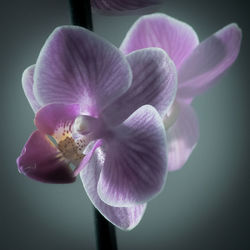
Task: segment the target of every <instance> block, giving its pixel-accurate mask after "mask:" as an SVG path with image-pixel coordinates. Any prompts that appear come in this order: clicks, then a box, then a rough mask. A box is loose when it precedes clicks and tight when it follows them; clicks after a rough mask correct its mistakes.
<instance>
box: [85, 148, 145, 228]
mask: <svg viewBox="0 0 250 250" xmlns="http://www.w3.org/2000/svg"><path fill="white" fill-rule="evenodd" d="M104 157H105V156H104V152H103V151H102V150H101V149H100V148H98V149H97V150H96V151H95V154H94V156H93V157H92V158H91V160H90V161H89V163H88V165H86V167H85V168H84V169H83V170H82V171H81V173H80V176H81V180H82V183H83V186H84V188H85V190H86V192H87V194H88V196H89V198H90V200H91V201H92V203H93V204H94V206H95V207H96V208H97V209H98V211H99V212H100V213H101V214H102V215H103V216H104V217H105V218H106V219H107V220H108V221H110V222H111V223H112V224H114V225H115V226H117V227H119V228H120V229H123V230H131V229H133V228H134V227H135V226H137V224H138V223H139V222H140V220H141V219H142V216H143V214H144V211H145V209H146V204H142V205H137V206H132V207H112V206H109V205H107V204H106V203H104V202H103V201H102V200H101V199H100V197H99V195H98V193H97V184H98V180H99V176H100V172H101V168H102V167H103V164H104Z"/></svg>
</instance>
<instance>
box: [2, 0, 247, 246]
mask: <svg viewBox="0 0 250 250" xmlns="http://www.w3.org/2000/svg"><path fill="white" fill-rule="evenodd" d="M160 10H161V11H162V12H165V13H167V14H169V15H171V16H174V17H176V18H178V19H180V20H182V21H185V22H187V23H189V24H190V25H192V26H193V27H194V29H195V30H196V31H197V33H198V35H199V37H200V40H203V39H204V38H206V37H207V36H209V35H211V34H212V33H214V32H215V31H217V30H218V29H220V28H222V27H223V26H225V25H227V24H228V23H230V22H237V23H238V24H239V26H240V27H241V28H242V30H243V42H242V49H241V52H240V56H239V58H238V60H237V62H236V63H235V64H234V66H233V67H232V68H231V69H230V70H229V71H228V72H227V73H226V74H225V76H224V77H223V78H222V79H221V80H220V83H219V84H218V85H216V86H215V87H214V88H213V89H210V90H209V91H208V92H206V93H205V94H204V95H203V96H200V97H198V98H197V99H196V100H195V101H194V103H193V106H194V107H195V109H196V111H197V114H198V117H199V121H200V130H201V136H200V141H199V144H198V146H197V147H196V149H195V150H194V152H193V154H192V157H191V158H190V159H189V161H188V163H187V164H186V166H185V167H184V168H183V169H182V170H180V171H178V172H174V173H170V174H169V175H168V180H167V184H166V187H165V190H164V191H163V192H162V193H161V194H160V195H159V196H158V197H157V198H155V199H154V200H153V201H151V202H150V203H149V205H148V209H147V211H146V213H145V215H144V218H143V220H142V221H141V223H140V224H139V225H138V226H137V227H136V228H135V229H134V230H133V231H131V232H123V231H120V230H117V237H118V244H119V249H123V250H125V249H156V250H158V249H168V250H172V249H249V248H250V246H249V243H248V242H249V241H248V239H247V237H249V211H250V209H249V208H250V207H249V180H250V178H249V177H250V175H249V169H248V167H249V166H248V161H247V157H248V155H247V154H249V144H248V143H249V131H247V129H248V128H249V126H248V125H249V123H248V115H249V111H248V108H249V103H248V101H247V97H249V88H248V85H249V72H247V71H249V42H250V40H249V19H248V17H247V15H248V13H249V9H248V6H247V5H246V4H244V2H243V1H234V2H230V1H190V0H189V1H184V0H183V1H180V0H175V1H171V0H169V1H166V3H165V4H164V5H162V6H161V7H160ZM137 18H138V16H122V17H108V16H99V15H94V25H95V31H96V32H97V33H98V34H100V35H101V36H103V37H105V38H106V39H108V40H109V41H111V42H112V43H114V44H115V45H117V46H119V44H120V42H121V41H122V39H123V37H124V35H125V33H126V31H127V30H128V28H129V27H130V26H131V25H132V23H133V22H134V21H135V20H136V19H137ZM63 24H70V15H69V8H68V3H67V1H66V0H65V1H59V0H58V1H51V0H46V1H44V0H43V1H31V0H30V1H1V7H0V27H1V48H0V53H1V54H0V55H1V59H0V64H1V65H0V66H1V67H0V71H1V72H0V83H1V98H0V101H1V122H0V124H1V135H0V138H1V143H0V147H1V148H0V152H1V154H0V156H1V161H0V162H1V172H0V173H1V175H0V178H1V181H0V185H1V186H0V191H1V205H0V210H1V213H0V216H1V217H0V230H1V232H0V249H3V250H9V249H10V250H16V249H17V250H19V249H20V250H23V249H25V250H30V249H38V250H40V249H41V250H42V249H48V250H52V249H53V250H57V249H60V250H64V249H65V250H66V249H73V250H78V249H94V248H95V239H94V226H93V211H92V206H91V203H90V201H89V200H88V198H87V196H86V194H85V191H84V190H83V188H82V184H81V182H80V180H78V181H77V182H76V183H74V184H73V185H48V184H42V183H38V182H35V181H32V180H30V179H28V178H26V177H25V176H23V175H20V174H19V173H18V171H17V167H16V163H15V161H16V158H17V156H18V155H19V153H20V151H21V149H22V147H23V145H24V143H25V141H26V139H27V138H28V136H29V134H30V133H31V132H32V131H33V129H34V125H33V122H32V121H33V118H34V114H33V112H32V110H31V108H30V107H29V104H28V102H27V101H26V99H25V97H24V94H23V91H22V88H21V75H22V72H23V70H24V69H25V68H26V67H27V66H29V65H30V64H33V63H35V61H36V58H37V56H38V53H39V51H40V49H41V47H42V45H43V43H44V41H45V39H46V38H47V37H48V35H49V34H50V33H51V32H52V30H53V29H54V28H55V27H56V26H59V25H63ZM247 59H248V60H247ZM247 73H248V74H247ZM247 245H248V246H247Z"/></svg>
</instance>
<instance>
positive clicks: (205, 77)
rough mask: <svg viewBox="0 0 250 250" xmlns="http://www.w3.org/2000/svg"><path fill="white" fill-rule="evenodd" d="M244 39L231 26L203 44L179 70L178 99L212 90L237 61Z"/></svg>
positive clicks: (239, 32)
mask: <svg viewBox="0 0 250 250" xmlns="http://www.w3.org/2000/svg"><path fill="white" fill-rule="evenodd" d="M241 36H242V34H241V30H240V28H239V27H238V26H237V25H236V24H230V25H228V26H226V27H224V28H223V29H221V30H219V31H218V32H216V33H215V34H214V35H212V36H210V37H209V38H208V39H206V40H205V41H203V42H202V43H201V44H200V45H199V46H198V47H197V48H196V49H195V50H194V51H193V53H192V54H191V55H190V56H189V57H188V58H187V59H186V60H185V62H183V64H182V66H181V68H180V69H179V71H178V81H179V87H178V88H179V89H178V97H179V98H183V99H190V98H193V97H194V96H196V95H198V94H201V93H202V92H204V91H205V90H207V89H208V88H209V87H211V86H212V85H213V84H214V83H215V81H214V80H216V79H217V78H218V77H219V76H220V75H221V74H222V73H223V72H224V71H225V70H226V69H227V68H228V67H230V66H231V65H232V63H233V62H234V61H235V59H236V58H237V56H238V54H239V50H240V44H241Z"/></svg>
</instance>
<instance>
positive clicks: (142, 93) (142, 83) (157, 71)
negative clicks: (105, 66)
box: [103, 48, 177, 124]
mask: <svg viewBox="0 0 250 250" xmlns="http://www.w3.org/2000/svg"><path fill="white" fill-rule="evenodd" d="M127 60H128V62H129V64H130V66H131V69H132V73H133V81H132V85H131V87H130V88H129V90H128V91H127V92H126V93H125V94H123V95H122V96H121V97H120V98H119V99H117V100H116V101H115V102H114V103H113V104H111V105H110V106H108V108H107V109H106V110H105V111H104V114H103V115H104V116H106V117H107V118H108V119H109V121H108V122H109V123H111V124H119V123H121V122H122V121H124V120H125V119H126V118H128V117H129V115H131V114H132V113H133V112H134V111H135V110H137V109H138V108H139V107H141V106H143V105H145V104H150V105H152V106H154V107H155V108H156V109H157V111H158V112H159V113H160V115H161V116H162V117H163V116H164V115H165V114H166V112H167V111H168V107H170V106H171V104H172V103H173V101H174V98H175V93H176V89H177V73H176V68H175V65H174V63H173V62H172V60H171V59H170V58H169V57H168V55H167V54H166V53H165V52H164V51H163V50H162V49H159V48H148V49H142V50H138V51H135V52H133V53H131V54H129V55H128V56H127Z"/></svg>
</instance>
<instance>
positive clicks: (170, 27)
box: [120, 14, 242, 171]
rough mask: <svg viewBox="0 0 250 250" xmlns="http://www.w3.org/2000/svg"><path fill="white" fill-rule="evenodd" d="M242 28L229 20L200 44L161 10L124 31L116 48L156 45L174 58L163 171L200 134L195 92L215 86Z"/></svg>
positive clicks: (178, 162) (177, 163)
mask: <svg viewBox="0 0 250 250" xmlns="http://www.w3.org/2000/svg"><path fill="white" fill-rule="evenodd" d="M241 36H242V34H241V30H240V29H239V27H238V26H237V24H229V25H227V26H226V27H224V28H222V29H221V30H219V31H217V32H216V33H215V34H213V35H212V36H210V37H209V38H207V39H206V40H204V41H203V42H202V43H199V39H198V36H197V34H196V33H195V31H194V30H193V28H192V27H190V26H189V25H188V24H186V23H184V22H181V21H179V20H176V19H174V18H172V17H169V16H167V15H164V14H152V15H146V16H143V17H141V18H139V20H138V21H136V22H135V24H134V25H133V26H132V27H131V29H130V30H129V32H128V33H127V35H126V37H125V39H124V41H123V42H122V45H121V47H120V49H121V51H122V52H124V53H125V54H129V53H131V52H133V51H136V50H139V49H142V48H149V47H151V48H152V47H158V48H162V49H163V50H165V51H166V52H167V53H168V55H169V56H170V58H171V59H172V60H173V61H174V63H175V65H176V69H177V73H178V90H177V94H176V98H175V101H174V103H173V105H172V107H171V110H170V111H169V112H168V113H167V114H166V115H165V117H164V125H165V128H166V135H167V144H168V147H167V154H168V170H170V171H174V170H178V169H180V168H181V167H182V166H183V165H184V164H185V162H186V161H187V160H188V158H189V156H190V154H191V153H192V151H193V149H194V148H195V146H196V144H197V141H198V138H199V127H198V120H197V118H196V114H195V112H194V110H193V108H192V106H191V103H192V100H193V99H194V97H195V96H197V95H199V94H201V93H203V92H204V91H205V90H207V89H208V88H209V87H211V86H213V85H214V84H215V82H216V81H215V80H217V79H218V78H219V77H220V76H221V75H222V73H223V72H225V70H226V69H228V68H229V67H230V66H231V65H232V63H233V62H234V61H235V59H236V58H237V56H238V53H239V50H240V44H241Z"/></svg>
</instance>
